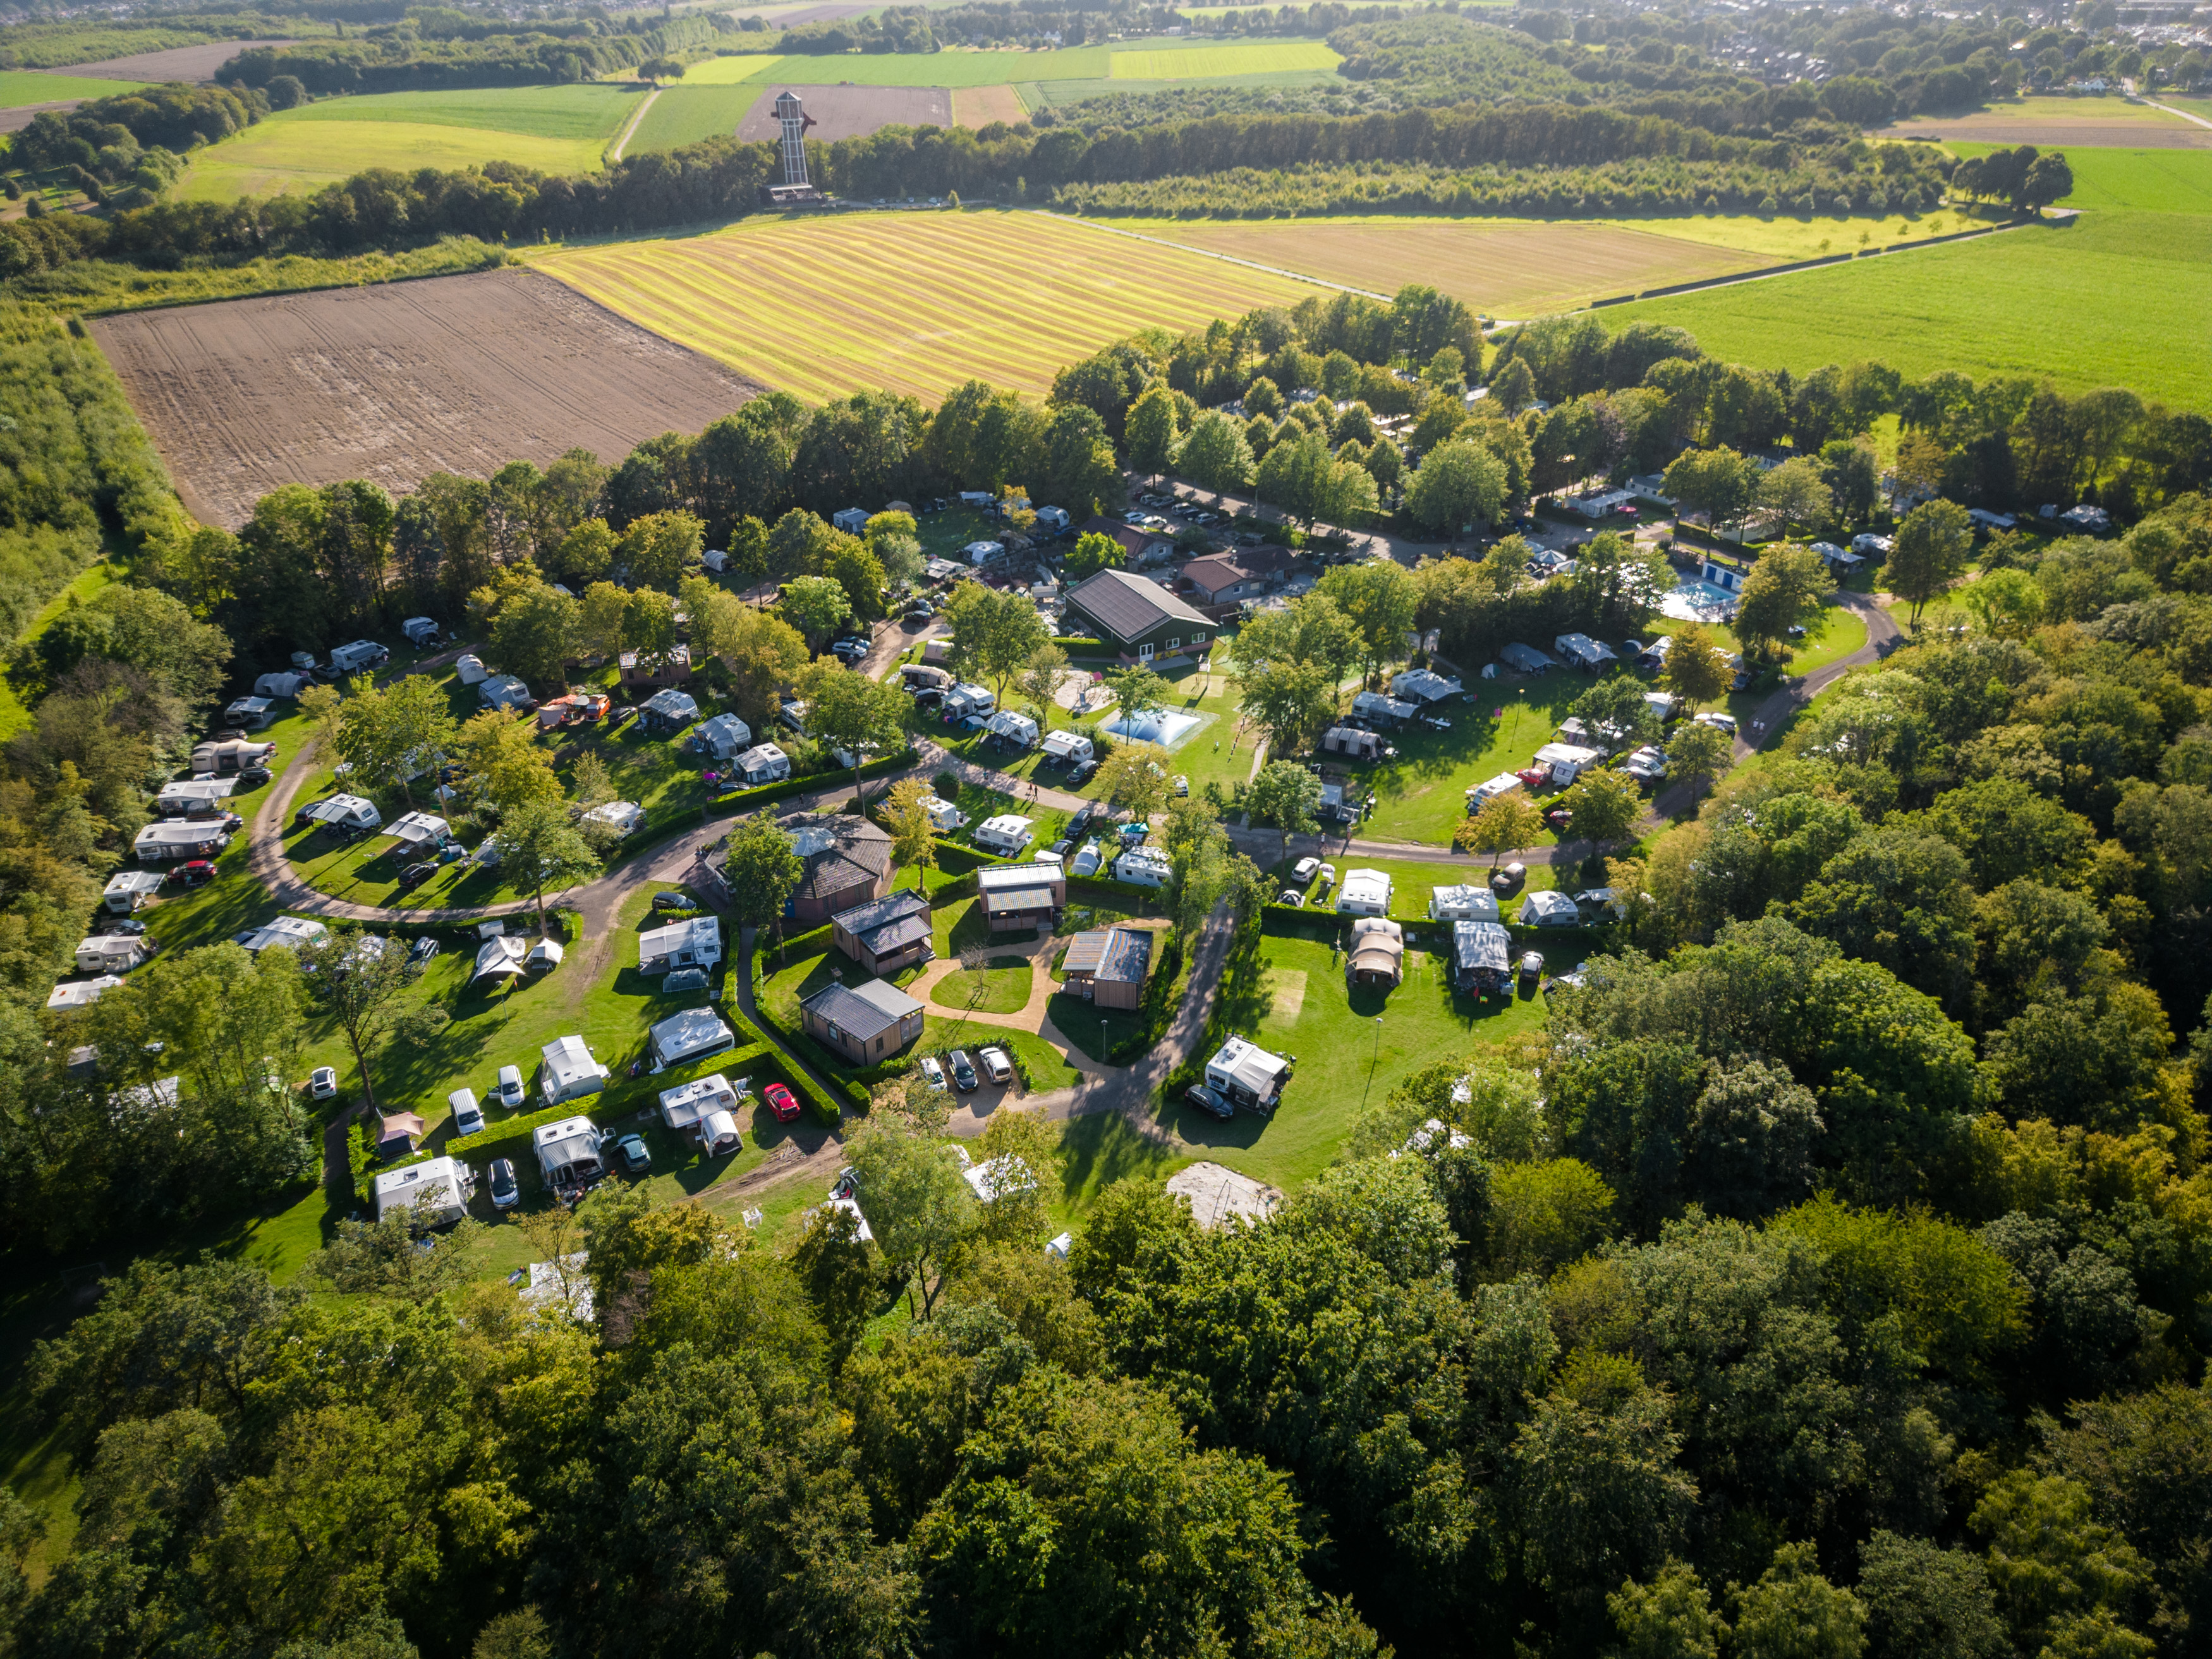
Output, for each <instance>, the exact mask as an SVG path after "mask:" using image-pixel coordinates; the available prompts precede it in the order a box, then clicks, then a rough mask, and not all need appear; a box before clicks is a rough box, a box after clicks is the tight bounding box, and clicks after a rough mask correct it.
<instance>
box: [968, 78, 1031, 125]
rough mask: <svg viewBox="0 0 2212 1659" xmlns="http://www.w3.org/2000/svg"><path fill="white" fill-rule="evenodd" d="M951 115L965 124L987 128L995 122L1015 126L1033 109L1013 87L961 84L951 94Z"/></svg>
mask: <svg viewBox="0 0 2212 1659" xmlns="http://www.w3.org/2000/svg"><path fill="white" fill-rule="evenodd" d="M952 118H953V121H954V122H955V123H956V124H957V125H960V126H963V127H987V126H989V125H991V123H992V122H994V121H1004V122H1005V123H1006V125H1008V126H1012V125H1014V124H1015V123H1016V122H1017V121H1026V120H1028V119H1029V118H1030V112H1029V109H1028V107H1027V106H1025V105H1024V104H1023V102H1022V95H1021V94H1019V93H1018V92H1016V91H1015V90H1014V89H1013V88H1012V87H962V88H959V89H958V90H957V91H956V92H955V93H954V94H952Z"/></svg>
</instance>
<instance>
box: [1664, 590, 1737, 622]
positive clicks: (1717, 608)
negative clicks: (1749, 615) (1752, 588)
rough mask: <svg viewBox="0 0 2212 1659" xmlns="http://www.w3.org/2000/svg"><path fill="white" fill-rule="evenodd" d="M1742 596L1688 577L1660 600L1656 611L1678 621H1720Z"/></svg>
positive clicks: (1732, 609)
mask: <svg viewBox="0 0 2212 1659" xmlns="http://www.w3.org/2000/svg"><path fill="white" fill-rule="evenodd" d="M1741 597H1742V596H1741V594H1736V593H1731V592H1729V591H1728V589H1726V588H1725V587H1722V586H1717V584H1715V583H1712V582H1709V581H1701V580H1684V581H1682V582H1680V583H1677V584H1676V586H1675V588H1674V592H1671V593H1669V594H1668V595H1666V596H1665V597H1664V598H1663V599H1661V600H1660V601H1659V614H1660V615H1661V616H1662V617H1674V619H1675V620H1676V621H1677V622H1723V621H1725V620H1726V619H1727V618H1728V617H1729V615H1730V614H1731V613H1732V612H1733V611H1735V608H1736V605H1737V604H1738V603H1739V601H1740V600H1741Z"/></svg>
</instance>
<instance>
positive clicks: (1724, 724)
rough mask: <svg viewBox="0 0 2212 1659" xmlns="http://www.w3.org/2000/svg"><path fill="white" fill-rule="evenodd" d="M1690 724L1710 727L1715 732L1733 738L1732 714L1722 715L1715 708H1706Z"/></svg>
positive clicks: (1733, 724) (1733, 719) (1733, 718)
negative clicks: (1726, 734)
mask: <svg viewBox="0 0 2212 1659" xmlns="http://www.w3.org/2000/svg"><path fill="white" fill-rule="evenodd" d="M1692 725H1696V726H1712V727H1713V728H1715V729H1716V730H1717V731H1722V732H1727V733H1728V734H1729V736H1730V737H1734V736H1735V715H1733V714H1722V713H1721V712H1720V710H1718V709H1717V708H1708V709H1707V710H1705V713H1704V714H1700V715H1699V716H1698V718H1697V719H1696V720H1694V721H1692Z"/></svg>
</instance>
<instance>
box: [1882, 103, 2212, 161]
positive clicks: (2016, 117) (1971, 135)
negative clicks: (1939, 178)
mask: <svg viewBox="0 0 2212 1659" xmlns="http://www.w3.org/2000/svg"><path fill="white" fill-rule="evenodd" d="M1873 136H1874V137H1877V138H1927V139H1940V140H1945V141H1959V142H1963V143H1985V144H2035V145H2039V146H2040V147H2042V148H2044V149H2052V148H2065V147H2068V146H2070V145H2075V144H2081V145H2099V144H2130V145H2143V146H2154V147H2157V148H2160V149H2204V148H2212V129H2207V128H2204V127H2200V126H2197V125H2195V124H2193V123H2191V122H2189V121H2185V120H2183V119H2182V118H2180V117H2179V116H2178V115H2172V114H2169V113H2168V112H2166V111H2165V110H2161V109H2154V108H2153V107H2151V106H2149V105H2148V104H2138V103H2131V102H2130V101H2129V100H2126V99H2124V98H2022V99H2020V100H2016V101H2015V102H2011V103H2007V102H2004V101H2003V100H1997V101H1996V102H1994V103H1992V104H1991V106H1990V107H1989V108H1987V109H1982V110H1976V111H1974V112H1972V114H1970V115H1916V116H1913V117H1912V118H1910V119H1909V120H1905V121H1900V122H1899V123H1898V124H1897V125H1894V126H1890V127H1885V128H1883V129H1882V130H1881V131H1879V132H1877V133H1875V134H1874V135H1873Z"/></svg>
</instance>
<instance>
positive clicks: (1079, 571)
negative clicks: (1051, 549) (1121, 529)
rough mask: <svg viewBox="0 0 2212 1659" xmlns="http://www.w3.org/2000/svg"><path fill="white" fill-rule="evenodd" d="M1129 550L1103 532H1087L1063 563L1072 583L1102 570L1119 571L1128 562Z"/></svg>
mask: <svg viewBox="0 0 2212 1659" xmlns="http://www.w3.org/2000/svg"><path fill="white" fill-rule="evenodd" d="M1128 559H1129V553H1128V550H1127V548H1125V547H1123V546H1122V545H1121V543H1120V542H1118V541H1116V540H1115V538H1113V537H1111V536H1109V535H1108V534H1106V532H1103V530H1086V531H1085V532H1083V534H1081V535H1080V536H1078V537H1077V538H1075V545H1074V546H1073V547H1071V548H1069V549H1068V550H1067V554H1066V557H1065V558H1064V559H1063V560H1062V561H1061V564H1062V566H1063V567H1064V570H1065V574H1066V577H1067V579H1068V580H1070V581H1080V580H1082V579H1083V578H1084V577H1085V576H1089V575H1094V574H1097V572H1099V571H1101V570H1119V569H1121V567H1122V566H1123V565H1125V564H1127V562H1128Z"/></svg>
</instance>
